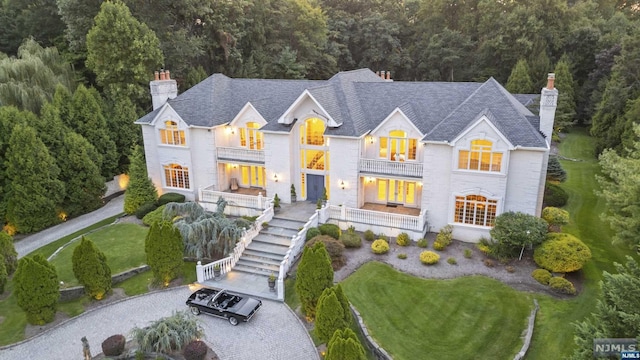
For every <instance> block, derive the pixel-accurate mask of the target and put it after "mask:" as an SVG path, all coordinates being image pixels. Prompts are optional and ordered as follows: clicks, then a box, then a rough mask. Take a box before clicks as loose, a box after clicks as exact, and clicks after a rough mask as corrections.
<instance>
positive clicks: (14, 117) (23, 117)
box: [0, 106, 35, 224]
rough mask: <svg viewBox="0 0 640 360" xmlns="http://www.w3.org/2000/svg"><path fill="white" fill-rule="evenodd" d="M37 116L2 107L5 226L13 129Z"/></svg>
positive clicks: (0, 198) (1, 213)
mask: <svg viewBox="0 0 640 360" xmlns="http://www.w3.org/2000/svg"><path fill="white" fill-rule="evenodd" d="M34 117H35V115H34V114H33V113H31V112H28V111H20V110H18V109H17V108H16V107H13V106H0V164H2V165H3V166H0V222H1V223H2V224H4V222H5V219H6V212H7V200H8V199H9V188H10V185H11V179H9V178H8V177H7V167H6V164H5V159H6V158H7V150H8V149H9V139H10V138H11V133H12V132H13V128H14V127H15V126H16V125H18V124H28V123H29V122H30V120H29V119H32V118H34Z"/></svg>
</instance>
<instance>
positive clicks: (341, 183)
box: [340, 180, 344, 190]
mask: <svg viewBox="0 0 640 360" xmlns="http://www.w3.org/2000/svg"><path fill="white" fill-rule="evenodd" d="M340 187H341V188H342V190H344V180H343V181H340Z"/></svg>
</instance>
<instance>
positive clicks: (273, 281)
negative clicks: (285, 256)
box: [268, 273, 276, 291]
mask: <svg viewBox="0 0 640 360" xmlns="http://www.w3.org/2000/svg"><path fill="white" fill-rule="evenodd" d="M268 281H269V290H271V291H275V290H276V276H275V275H274V274H273V273H271V274H270V275H269V279H268Z"/></svg>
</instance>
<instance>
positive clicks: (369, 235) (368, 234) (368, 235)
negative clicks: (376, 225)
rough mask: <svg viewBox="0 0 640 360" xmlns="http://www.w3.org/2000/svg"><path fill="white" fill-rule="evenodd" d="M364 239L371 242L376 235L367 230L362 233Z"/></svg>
mask: <svg viewBox="0 0 640 360" xmlns="http://www.w3.org/2000/svg"><path fill="white" fill-rule="evenodd" d="M364 239H365V240H367V241H373V240H375V239H376V234H374V233H373V231H371V230H367V231H365V232H364Z"/></svg>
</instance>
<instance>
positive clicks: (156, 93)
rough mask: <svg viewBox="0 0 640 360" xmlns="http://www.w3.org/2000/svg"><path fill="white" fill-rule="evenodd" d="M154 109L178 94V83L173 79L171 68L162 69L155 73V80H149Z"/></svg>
mask: <svg viewBox="0 0 640 360" xmlns="http://www.w3.org/2000/svg"><path fill="white" fill-rule="evenodd" d="M149 88H150V89H151V100H152V102H153V110H155V109H157V108H159V107H161V106H162V105H164V104H165V103H166V102H167V100H169V99H173V98H175V97H176V96H178V84H177V83H176V81H175V80H172V79H171V73H170V72H169V70H164V69H161V70H160V71H155V72H154V73H153V81H151V82H149Z"/></svg>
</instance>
